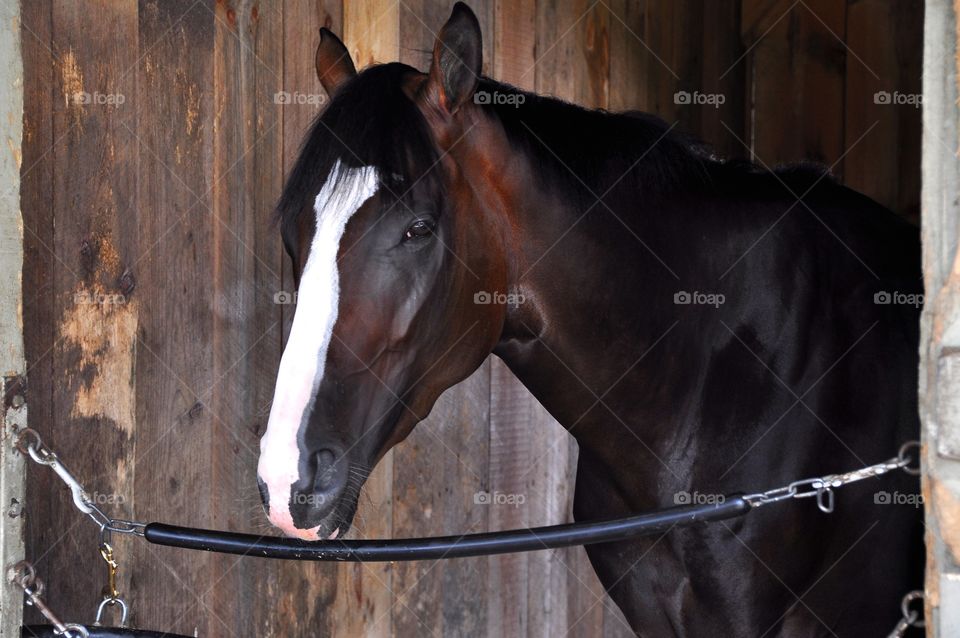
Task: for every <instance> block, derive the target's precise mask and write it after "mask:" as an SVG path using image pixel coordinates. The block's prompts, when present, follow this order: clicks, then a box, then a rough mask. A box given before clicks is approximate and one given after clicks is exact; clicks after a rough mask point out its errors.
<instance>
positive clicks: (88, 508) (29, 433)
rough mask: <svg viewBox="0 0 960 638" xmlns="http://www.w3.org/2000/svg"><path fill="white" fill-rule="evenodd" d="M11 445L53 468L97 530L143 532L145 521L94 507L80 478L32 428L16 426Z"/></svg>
mask: <svg viewBox="0 0 960 638" xmlns="http://www.w3.org/2000/svg"><path fill="white" fill-rule="evenodd" d="M14 447H15V448H16V449H17V451H19V452H20V453H21V454H24V455H27V456H29V457H30V458H31V459H33V461H34V462H36V463H39V464H40V465H46V466H47V467H49V468H50V469H52V470H53V471H54V472H56V473H57V476H59V477H60V479H61V480H62V481H63V482H64V483H66V484H67V487H69V488H70V491H71V493H72V494H73V504H74V506H75V507H76V508H77V509H78V510H80V511H81V512H83V513H84V514H86V515H87V516H89V517H90V518H91V519H92V520H93V522H94V523H96V524H97V527H99V528H100V530H101V531H105V532H116V533H117V534H133V535H135V536H143V528H144V527H146V524H145V523H140V522H137V521H128V520H125V519H122V518H111V517H110V516H107V515H106V513H104V511H103V510H102V509H100V508H99V507H97V504H96V503H95V502H94V500H93V499H92V498H90V495H89V494H88V493H87V491H86V489H84V487H83V485H82V484H81V483H80V481H78V480H77V478H76V477H75V476H74V475H73V474H72V473H71V472H70V470H68V469H67V467H66V465H64V464H63V461H61V460H60V458H59V457H58V456H57V455H56V454H55V453H54V452H53V450H51V449H50V448H49V447H47V445H46V444H45V443H44V442H43V440H42V439H41V438H40V435H39V434H37V432H36V430H33V429H31V428H24V429H22V430H20V434H19V436H18V437H17V440H16V442H15V443H14Z"/></svg>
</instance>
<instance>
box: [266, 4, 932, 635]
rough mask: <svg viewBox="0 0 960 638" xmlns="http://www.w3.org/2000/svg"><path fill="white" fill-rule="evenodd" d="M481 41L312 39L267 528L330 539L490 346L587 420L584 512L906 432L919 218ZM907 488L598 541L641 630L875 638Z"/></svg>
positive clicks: (844, 453)
mask: <svg viewBox="0 0 960 638" xmlns="http://www.w3.org/2000/svg"><path fill="white" fill-rule="evenodd" d="M481 61H482V52H481V36H480V28H479V25H478V23H477V20H476V18H475V17H474V15H473V13H472V12H471V11H470V10H469V9H468V8H466V7H465V6H463V5H461V4H458V5H457V6H456V8H455V9H454V12H453V15H452V17H451V18H450V20H449V21H448V23H447V24H446V25H445V26H444V28H443V29H442V31H441V32H440V34H439V36H438V39H437V42H436V44H435V47H434V52H433V62H432V65H431V68H430V70H429V72H428V73H426V74H425V73H421V72H419V71H417V70H415V69H413V68H410V67H408V66H405V65H402V64H384V65H379V66H373V67H371V68H368V69H366V70H364V71H363V72H361V73H357V71H356V69H355V68H354V65H353V62H352V61H351V59H350V56H349V54H348V53H347V50H346V49H345V48H344V46H343V44H342V43H341V42H340V41H339V40H338V39H337V38H336V37H335V36H334V35H333V34H332V33H330V32H328V31H326V30H324V31H322V32H321V43H320V46H319V49H318V50H317V72H318V75H319V79H320V82H321V83H322V84H323V86H324V87H325V89H326V90H327V92H328V93H329V94H330V95H331V96H332V99H331V102H330V104H329V106H328V107H327V108H326V109H325V110H324V111H323V113H322V114H321V115H320V116H319V118H318V119H317V121H316V123H315V124H314V126H313V128H312V129H311V131H310V132H309V135H308V137H307V139H306V142H305V145H304V147H303V149H302V152H301V155H300V157H299V159H298V160H297V163H296V165H295V167H294V168H293V170H292V172H291V174H290V176H289V180H288V182H287V185H286V187H285V189H284V192H283V194H282V197H281V199H280V202H279V207H278V215H279V221H280V225H281V229H282V234H283V239H284V243H285V246H286V249H287V251H288V252H289V254H290V256H291V257H292V259H293V264H294V270H295V273H296V276H297V278H298V294H299V297H298V303H297V309H296V314H295V318H294V321H293V326H292V328H291V332H290V337H289V342H288V343H287V346H286V349H285V350H284V353H283V357H282V361H281V364H280V370H279V374H278V380H277V388H276V394H275V397H274V403H273V406H272V410H271V413H270V418H269V423H268V426H267V430H266V433H265V434H264V436H263V439H262V442H261V458H260V464H259V468H258V475H259V479H260V487H261V493H262V496H263V499H264V503H265V505H266V506H267V510H268V514H269V517H270V520H271V521H272V522H273V523H274V524H275V525H276V526H277V527H279V528H280V529H281V530H283V531H284V532H285V533H287V534H290V535H295V536H299V537H301V538H306V539H318V538H336V537H337V536H338V535H342V534H344V533H345V532H346V531H347V529H348V528H349V526H350V523H351V520H352V518H353V516H354V514H355V511H356V507H357V495H358V491H359V489H360V486H361V485H362V484H363V481H364V480H365V479H366V477H367V475H368V474H369V471H370V468H371V467H373V466H374V465H375V464H376V462H377V461H378V460H379V459H380V458H381V457H382V456H383V455H384V453H385V452H386V451H387V450H388V449H389V448H390V447H391V446H393V445H396V444H397V443H399V442H400V441H402V440H403V439H404V437H406V436H407V434H408V433H409V432H410V431H411V429H412V428H413V427H414V426H415V425H416V423H417V422H418V421H420V420H422V419H423V418H425V417H426V416H427V414H428V413H429V412H430V410H431V407H432V406H433V404H434V402H435V400H436V399H437V397H438V396H439V395H440V394H441V393H442V392H443V391H444V390H445V389H447V388H449V387H450V386H451V385H453V384H455V383H457V382H459V381H460V380H462V379H464V378H466V377H467V376H468V375H470V374H471V373H472V372H473V371H474V370H476V369H477V367H478V366H480V364H481V363H482V362H483V361H484V359H485V358H486V357H487V356H488V355H489V354H490V353H491V352H492V353H494V354H496V355H497V356H499V357H500V358H501V359H503V360H504V361H505V362H506V363H507V365H508V366H509V367H510V369H511V370H512V371H513V372H514V373H515V374H516V375H517V377H518V378H519V379H520V380H521V381H522V382H523V383H524V384H525V385H526V386H527V387H528V388H529V389H530V390H531V391H532V392H533V394H534V395H535V396H536V397H537V398H538V399H539V400H540V402H542V403H543V405H544V406H545V407H546V408H547V409H548V410H549V411H550V413H551V414H552V415H553V416H554V417H556V419H557V420H558V421H559V422H560V423H561V424H563V425H564V426H565V427H566V428H567V429H568V430H569V431H570V433H571V434H572V435H573V436H574V437H575V438H576V440H577V442H578V444H579V449H580V453H579V465H578V470H577V478H576V489H575V502H574V511H573V515H574V517H575V518H576V519H577V520H584V519H600V518H607V517H615V516H623V515H627V514H630V513H636V512H643V511H645V510H650V509H654V508H659V507H666V506H671V505H674V504H675V503H676V502H677V500H678V495H682V494H688V495H689V494H693V495H697V498H700V497H711V495H722V494H729V493H734V492H738V491H750V492H753V491H761V490H765V489H768V488H772V487H777V486H781V485H785V484H786V483H789V482H791V481H793V480H796V479H799V478H805V477H810V476H818V475H823V474H829V473H834V472H841V471H846V470H850V469H854V468H857V467H861V466H863V465H867V464H871V463H875V462H877V461H880V460H883V459H886V458H889V457H891V456H893V455H894V454H895V453H896V451H897V449H898V447H899V446H900V445H901V444H902V443H903V442H905V441H907V440H910V439H914V438H916V437H917V434H918V429H919V427H918V418H917V405H916V396H917V344H918V316H919V309H918V306H919V303H920V302H919V299H922V298H921V297H920V296H919V295H920V292H921V291H920V290H919V286H920V257H919V239H918V233H917V231H916V229H915V228H912V227H910V226H908V225H907V224H906V223H903V222H901V221H899V220H898V218H897V217H895V216H894V215H893V214H892V213H890V212H889V211H887V210H885V209H884V208H882V207H881V206H880V205H878V204H876V203H875V202H873V201H871V200H870V199H868V198H867V197H864V196H862V195H859V194H857V193H855V192H853V191H851V190H849V189H847V188H845V187H843V186H840V185H838V184H837V183H835V182H834V181H832V180H831V179H830V177H829V176H828V175H826V174H825V172H824V171H822V170H818V169H814V168H810V167H794V168H789V169H783V170H778V171H776V172H770V171H766V170H761V169H760V168H758V167H756V166H754V165H751V164H749V163H745V162H734V161H724V160H721V159H718V158H716V157H715V156H713V155H712V154H711V153H710V151H709V150H708V149H706V148H705V147H703V146H702V145H700V144H698V143H694V142H692V141H690V140H688V139H686V138H684V137H683V136H681V135H679V134H678V133H676V132H675V131H673V130H672V128H671V127H668V126H667V125H665V124H664V123H663V122H662V121H660V120H658V119H656V118H654V117H651V116H648V115H643V114H611V113H606V112H600V111H590V110H585V109H582V108H579V107H577V106H574V105H571V104H567V103H564V102H562V101H560V100H556V99H552V98H548V97H542V96H538V95H534V94H530V93H524V92H521V91H519V90H517V89H515V88H513V87H510V86H507V85H504V84H500V83H497V82H495V81H493V80H490V79H487V78H484V77H480V69H481ZM917 490H918V486H917V483H916V480H915V479H911V478H910V477H909V476H907V475H905V474H902V473H898V474H896V475H893V474H891V475H886V476H884V477H881V478H877V479H871V480H869V481H866V482H863V483H859V484H857V485H856V486H850V487H848V488H845V489H844V491H842V492H841V493H840V495H839V496H838V504H837V511H836V512H835V513H833V514H831V515H827V514H823V513H821V512H820V511H818V510H817V508H816V507H815V506H814V505H813V503H812V502H811V501H809V500H806V501H793V502H788V503H783V504H780V505H777V506H775V507H768V508H761V509H758V510H756V511H755V512H754V513H752V514H751V515H750V516H748V517H746V518H744V519H737V520H735V521H733V522H725V523H715V524H712V525H711V526H704V527H697V528H686V529H676V530H673V531H671V532H669V533H667V534H665V535H663V536H662V537H659V538H656V537H655V538H644V539H639V540H635V541H630V542H621V543H613V544H605V545H595V546H591V547H589V548H588V550H587V553H588V555H589V557H590V560H591V561H592V563H593V565H594V567H595V569H596V571H597V573H598V575H599V577H600V580H601V581H602V583H603V585H604V586H605V587H606V589H607V590H608V591H609V593H610V595H611V596H612V598H613V600H614V601H616V603H617V604H618V605H619V606H620V607H621V608H622V609H623V611H624V613H625V614H626V617H627V619H628V620H629V622H630V623H631V625H632V627H633V628H634V630H635V631H636V632H637V633H638V634H643V635H646V636H656V637H659V636H669V635H679V636H721V635H722V636H828V635H836V636H857V637H860V636H880V635H886V633H887V632H888V631H889V630H890V629H891V628H892V627H893V625H894V624H895V622H896V620H897V619H898V617H899V601H900V598H901V596H902V595H903V594H904V593H906V592H907V591H908V590H911V589H915V588H917V587H919V586H920V585H921V582H922V539H921V534H920V532H921V511H920V510H919V509H917V508H916V507H915V506H911V505H904V504H902V500H903V499H900V498H896V495H915V494H916V492H917ZM884 494H886V495H887V496H886V497H884ZM891 495H894V496H891ZM546 522H548V521H544V523H546ZM444 531H445V532H455V531H457V530H444Z"/></svg>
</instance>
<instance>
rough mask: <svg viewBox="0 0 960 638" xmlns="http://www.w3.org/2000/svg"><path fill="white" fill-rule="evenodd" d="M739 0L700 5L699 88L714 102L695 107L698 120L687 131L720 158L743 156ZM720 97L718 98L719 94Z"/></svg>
mask: <svg viewBox="0 0 960 638" xmlns="http://www.w3.org/2000/svg"><path fill="white" fill-rule="evenodd" d="M740 8H741V2H740V0H720V1H717V2H709V3H707V4H706V5H704V7H703V10H702V12H701V15H702V19H703V45H702V48H703V58H702V60H701V64H700V67H701V68H700V70H699V74H700V89H699V90H700V91H701V92H702V93H704V94H705V95H711V96H717V98H718V99H717V105H716V106H714V105H712V104H709V103H708V104H705V105H702V106H699V107H698V108H699V110H700V121H699V122H698V126H697V127H696V129H694V130H693V131H691V132H692V133H694V134H696V135H697V136H698V137H700V138H701V139H703V140H704V141H705V142H708V143H709V144H711V145H712V146H713V147H714V148H715V149H716V150H717V152H718V153H719V154H720V155H722V156H724V157H746V155H747V150H746V149H745V148H744V147H743V144H742V142H741V141H740V140H746V139H747V112H746V99H747V83H746V77H747V65H746V64H744V63H743V59H742V58H743V57H744V47H743V44H742V42H741V40H740V37H739V35H738V32H739V25H740V23H741V16H740ZM720 96H722V100H721V99H719V97H720Z"/></svg>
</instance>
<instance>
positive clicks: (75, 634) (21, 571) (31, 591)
mask: <svg viewBox="0 0 960 638" xmlns="http://www.w3.org/2000/svg"><path fill="white" fill-rule="evenodd" d="M7 579H8V580H9V581H10V582H11V583H13V584H14V585H16V586H17V587H19V588H20V589H22V590H23V593H24V595H25V596H26V598H27V600H26V603H27V604H28V605H30V606H31V607H34V608H36V610H37V611H39V612H40V613H41V614H43V617H44V618H46V619H47V620H48V621H49V622H50V624H51V625H53V627H54V633H56V634H57V635H58V636H66V638H89V636H90V632H89V631H87V628H86V627H84V626H83V625H78V624H76V623H65V622H63V621H61V620H60V618H59V617H58V616H57V615H56V614H55V613H54V612H53V610H52V609H50V607H48V606H47V603H46V602H45V601H44V600H43V581H42V580H40V579H39V578H37V571H36V569H34V567H33V565H32V564H31V563H30V562H29V561H25V560H22V561H20V562H19V563H17V564H16V565H13V566H12V567H10V568H9V569H8V570H7Z"/></svg>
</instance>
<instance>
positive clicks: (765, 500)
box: [743, 441, 920, 514]
mask: <svg viewBox="0 0 960 638" xmlns="http://www.w3.org/2000/svg"><path fill="white" fill-rule="evenodd" d="M919 446H920V443H919V441H909V442H907V443H904V444H903V445H902V446H901V447H900V451H899V452H898V453H897V456H895V457H893V458H891V459H889V460H887V461H884V462H882V463H876V464H874V465H868V466H866V467H862V468H859V469H856V470H852V471H850V472H844V473H843V474H828V475H826V476H819V477H815V478H807V479H801V480H799V481H794V482H793V483H790V484H789V485H785V486H784V487H777V488H774V489H772V490H767V491H766V492H759V493H757V494H747V495H745V496H744V497H743V500H745V501H746V502H748V503H749V504H750V505H751V506H752V507H760V506H761V505H769V504H770V503H777V502H779V501H784V500H787V499H791V498H810V497H816V499H817V507H818V508H820V511H822V512H825V513H827V514H830V513H832V512H833V506H834V494H833V490H834V489H835V488H838V487H843V486H844V485H848V484H850V483H855V482H856V481H862V480H864V479H868V478H873V477H875V476H880V475H882V474H886V473H887V472H892V471H894V470H903V471H905V472H907V473H908V474H912V475H916V474H918V473H919V470H918V469H916V468H911V467H910V463H911V462H913V457H911V456H909V455H908V452H909V450H910V449H911V448H913V447H919Z"/></svg>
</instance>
